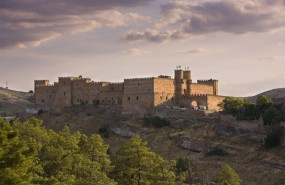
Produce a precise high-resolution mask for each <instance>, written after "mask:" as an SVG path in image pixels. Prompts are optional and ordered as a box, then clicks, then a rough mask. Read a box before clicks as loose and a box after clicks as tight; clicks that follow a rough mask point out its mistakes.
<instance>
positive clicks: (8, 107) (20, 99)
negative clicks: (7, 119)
mask: <svg viewBox="0 0 285 185" xmlns="http://www.w3.org/2000/svg"><path fill="white" fill-rule="evenodd" d="M33 97H34V94H33V93H28V92H21V91H13V90H9V89H4V88H2V87H0V115H1V116H4V115H5V116H15V115H16V114H17V113H19V112H23V111H25V108H26V107H28V106H32V105H33Z"/></svg>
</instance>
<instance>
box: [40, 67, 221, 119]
mask: <svg viewBox="0 0 285 185" xmlns="http://www.w3.org/2000/svg"><path fill="white" fill-rule="evenodd" d="M224 98H225V97H224V96H219V95H218V80H212V79H210V80H198V81H197V83H193V82H192V79H191V71H189V70H181V69H177V70H175V77H174V79H172V78H171V77H170V76H163V75H161V76H158V77H150V78H133V79H125V80H124V82H121V83H111V82H94V81H91V79H90V78H82V76H79V77H59V78H58V82H55V83H54V84H53V85H50V84H49V81H48V80H35V104H36V105H37V106H38V107H41V108H54V107H64V106H71V105H78V104H93V103H100V105H114V106H115V105H118V106H121V107H122V110H123V112H133V111H143V112H144V113H145V114H152V113H153V111H154V110H155V108H157V107H160V106H183V107H190V106H205V107H206V108H207V109H208V110H216V111H218V110H219V107H218V106H217V105H218V103H220V102H221V101H222V100H223V99H224Z"/></svg>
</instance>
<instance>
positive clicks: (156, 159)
mask: <svg viewBox="0 0 285 185" xmlns="http://www.w3.org/2000/svg"><path fill="white" fill-rule="evenodd" d="M113 164H114V166H115V168H114V171H113V177H114V179H115V180H116V181H117V182H118V184H119V185H126V184H128V185H149V184H155V185H174V184H175V174H174V173H173V172H172V171H171V170H170V169H171V168H172V167H173V166H174V164H173V163H168V162H166V161H164V160H163V159H162V158H161V157H160V156H159V155H158V154H155V153H154V152H151V151H150V149H149V148H148V147H147V143H146V142H143V141H142V140H141V138H140V137H139V136H135V137H133V138H131V139H130V140H129V141H128V142H126V144H125V145H124V146H122V147H121V148H120V149H119V150H118V151H117V153H116V156H115V158H114V162H113Z"/></svg>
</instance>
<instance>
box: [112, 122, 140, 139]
mask: <svg viewBox="0 0 285 185" xmlns="http://www.w3.org/2000/svg"><path fill="white" fill-rule="evenodd" d="M106 125H107V126H108V127H109V128H110V130H112V131H113V132H114V133H115V134H118V135H119V136H122V137H128V138H130V137H133V136H135V135H142V134H145V131H144V130H142V129H141V128H139V127H136V126H133V125H128V124H117V123H109V122H108V123H106Z"/></svg>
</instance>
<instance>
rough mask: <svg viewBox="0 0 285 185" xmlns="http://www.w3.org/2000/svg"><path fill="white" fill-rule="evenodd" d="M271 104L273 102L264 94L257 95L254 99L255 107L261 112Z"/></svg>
mask: <svg viewBox="0 0 285 185" xmlns="http://www.w3.org/2000/svg"><path fill="white" fill-rule="evenodd" d="M272 104H273V102H272V101H271V99H270V98H267V97H266V96H264V95H262V96H259V97H258V98H257V100H256V108H257V110H258V111H259V113H260V114H261V113H262V112H263V111H264V110H266V109H267V108H269V107H270V106H271V105H272Z"/></svg>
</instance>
